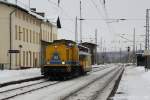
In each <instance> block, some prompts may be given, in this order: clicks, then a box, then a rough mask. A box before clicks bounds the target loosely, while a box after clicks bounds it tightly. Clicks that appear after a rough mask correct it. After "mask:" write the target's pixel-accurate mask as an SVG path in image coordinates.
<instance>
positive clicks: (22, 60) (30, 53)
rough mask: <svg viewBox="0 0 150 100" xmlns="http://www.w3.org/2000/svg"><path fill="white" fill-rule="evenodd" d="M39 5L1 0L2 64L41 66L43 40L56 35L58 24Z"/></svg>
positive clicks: (8, 65) (0, 61)
mask: <svg viewBox="0 0 150 100" xmlns="http://www.w3.org/2000/svg"><path fill="white" fill-rule="evenodd" d="M44 18H45V17H44V13H39V12H36V9H32V10H27V9H24V8H22V7H21V6H18V5H15V4H12V3H8V2H7V1H0V68H1V69H21V68H31V67H40V64H41V56H42V52H41V49H42V48H41V47H42V43H41V42H42V41H45V42H52V41H53V40H56V39H57V26H56V25H54V24H52V23H50V22H49V21H45V20H44Z"/></svg>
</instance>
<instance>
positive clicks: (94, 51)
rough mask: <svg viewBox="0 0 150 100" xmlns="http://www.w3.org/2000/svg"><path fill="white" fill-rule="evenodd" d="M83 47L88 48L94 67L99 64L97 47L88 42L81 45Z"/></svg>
mask: <svg viewBox="0 0 150 100" xmlns="http://www.w3.org/2000/svg"><path fill="white" fill-rule="evenodd" d="M81 45H83V46H85V47H88V48H89V50H90V53H91V59H92V65H94V64H96V63H97V61H96V60H97V49H96V48H97V45H96V44H94V43H88V42H84V43H81Z"/></svg>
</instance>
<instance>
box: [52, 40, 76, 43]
mask: <svg viewBox="0 0 150 100" xmlns="http://www.w3.org/2000/svg"><path fill="white" fill-rule="evenodd" d="M53 43H66V44H68V43H73V44H76V42H74V41H72V40H65V39H61V40H54V42H53Z"/></svg>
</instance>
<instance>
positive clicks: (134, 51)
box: [133, 28, 135, 64]
mask: <svg viewBox="0 0 150 100" xmlns="http://www.w3.org/2000/svg"><path fill="white" fill-rule="evenodd" d="M134 63H135V28H134V31H133V64H134Z"/></svg>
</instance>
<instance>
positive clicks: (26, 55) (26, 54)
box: [26, 51, 28, 67]
mask: <svg viewBox="0 0 150 100" xmlns="http://www.w3.org/2000/svg"><path fill="white" fill-rule="evenodd" d="M26 66H27V67H28V51H27V52H26Z"/></svg>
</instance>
